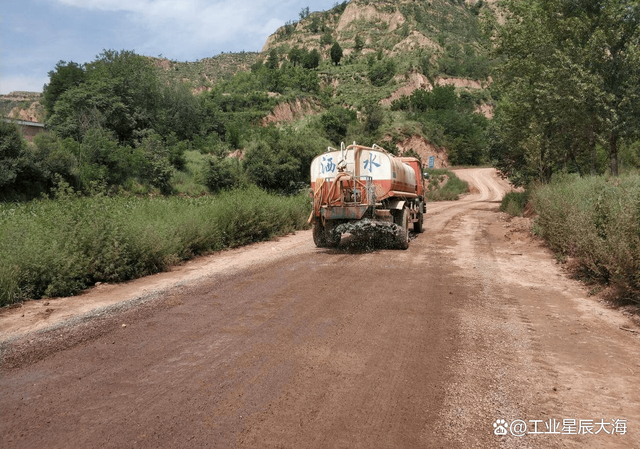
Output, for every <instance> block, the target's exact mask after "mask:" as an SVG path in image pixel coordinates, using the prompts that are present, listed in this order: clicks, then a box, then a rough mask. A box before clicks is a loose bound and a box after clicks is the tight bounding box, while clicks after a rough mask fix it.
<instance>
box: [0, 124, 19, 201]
mask: <svg viewBox="0 0 640 449" xmlns="http://www.w3.org/2000/svg"><path fill="white" fill-rule="evenodd" d="M24 150H25V148H24V142H23V141H22V136H21V135H20V131H19V130H18V127H17V126H16V125H14V124H12V123H5V122H4V121H0V191H2V189H5V188H7V187H9V186H11V185H13V184H14V183H15V182H16V179H17V178H18V175H19V174H20V171H21V169H22V167H23V165H24Z"/></svg>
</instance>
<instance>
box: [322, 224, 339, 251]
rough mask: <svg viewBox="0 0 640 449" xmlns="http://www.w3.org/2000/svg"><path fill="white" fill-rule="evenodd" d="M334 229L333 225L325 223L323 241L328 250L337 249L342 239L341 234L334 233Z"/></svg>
mask: <svg viewBox="0 0 640 449" xmlns="http://www.w3.org/2000/svg"><path fill="white" fill-rule="evenodd" d="M334 227H335V226H334V225H333V223H330V222H327V224H326V226H325V228H324V240H325V242H326V246H327V247H329V248H335V247H337V246H338V245H339V244H340V240H341V239H342V234H340V233H339V232H336V231H334Z"/></svg>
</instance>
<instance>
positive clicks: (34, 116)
mask: <svg viewBox="0 0 640 449" xmlns="http://www.w3.org/2000/svg"><path fill="white" fill-rule="evenodd" d="M41 98H42V94H41V93H39V92H11V93H9V94H7V95H0V116H2V117H10V118H13V119H18V120H26V121H29V122H42V121H44V118H45V114H44V108H43V107H42V105H41V104H40V99H41Z"/></svg>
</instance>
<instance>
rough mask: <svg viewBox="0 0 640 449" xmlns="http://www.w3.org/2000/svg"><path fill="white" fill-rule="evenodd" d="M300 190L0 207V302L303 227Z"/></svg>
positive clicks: (135, 272) (130, 274)
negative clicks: (284, 193) (293, 192)
mask: <svg viewBox="0 0 640 449" xmlns="http://www.w3.org/2000/svg"><path fill="white" fill-rule="evenodd" d="M309 210H310V205H309V199H308V196H307V195H306V194H301V195H298V196H292V197H282V196H276V195H271V194H268V193H266V192H264V191H262V190H260V189H258V188H257V187H249V188H247V189H242V190H235V191H229V192H225V193H221V194H220V195H217V196H211V195H207V196H203V197H200V198H180V197H155V198H149V197H144V198H139V197H134V196H128V197H127V196H116V197H107V196H97V197H77V196H74V195H69V194H68V195H66V196H63V197H62V198H60V199H57V200H48V199H47V200H36V201H32V202H29V203H25V204H11V203H5V204H2V205H0V306H3V305H7V304H11V303H14V302H17V301H21V300H24V299H29V298H33V299H36V298H42V297H46V296H68V295H73V294H75V293H77V292H79V291H81V290H83V289H85V288H87V287H88V286H90V285H93V284H94V283H95V282H98V281H100V282H120V281H126V280H129V279H134V278H137V277H140V276H145V275H148V274H151V273H156V272H159V271H163V270H165V269H167V268H168V267H169V266H170V265H173V264H176V263H178V262H180V261H183V260H187V259H189V258H192V257H193V256H195V255H197V254H202V253H206V252H209V251H217V250H222V249H225V248H230V247H236V246H240V245H245V244H248V243H251V242H257V241H261V240H267V239H269V238H271V237H273V236H275V235H282V234H286V233H289V232H292V231H294V230H296V229H302V228H304V227H305V226H306V218H307V216H308V214H309Z"/></svg>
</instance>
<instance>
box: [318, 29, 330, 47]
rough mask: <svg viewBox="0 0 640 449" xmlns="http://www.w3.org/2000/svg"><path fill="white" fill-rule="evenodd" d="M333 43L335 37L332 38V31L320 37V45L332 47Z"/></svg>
mask: <svg viewBox="0 0 640 449" xmlns="http://www.w3.org/2000/svg"><path fill="white" fill-rule="evenodd" d="M332 43H333V36H331V31H327V32H326V33H324V34H323V35H322V37H320V45H331V44H332Z"/></svg>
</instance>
